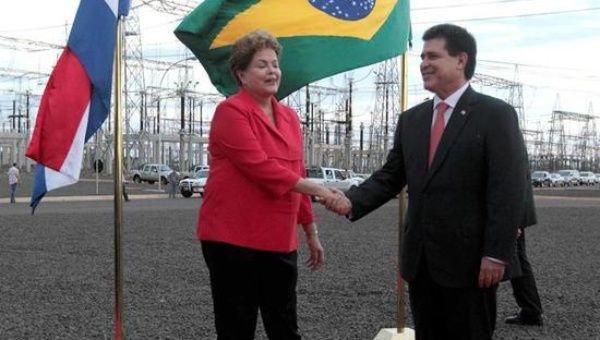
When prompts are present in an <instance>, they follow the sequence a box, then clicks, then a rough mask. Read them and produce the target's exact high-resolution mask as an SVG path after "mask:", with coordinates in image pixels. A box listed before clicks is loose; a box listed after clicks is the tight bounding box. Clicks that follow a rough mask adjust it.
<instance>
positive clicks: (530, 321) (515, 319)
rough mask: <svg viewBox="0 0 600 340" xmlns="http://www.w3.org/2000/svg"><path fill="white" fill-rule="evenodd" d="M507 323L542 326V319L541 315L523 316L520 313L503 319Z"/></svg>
mask: <svg viewBox="0 0 600 340" xmlns="http://www.w3.org/2000/svg"><path fill="white" fill-rule="evenodd" d="M504 322H506V323H507V324H509V325H521V326H543V325H544V321H543V320H542V316H541V315H538V316H524V315H522V314H521V313H519V314H515V315H513V316H509V317H508V318H506V319H504Z"/></svg>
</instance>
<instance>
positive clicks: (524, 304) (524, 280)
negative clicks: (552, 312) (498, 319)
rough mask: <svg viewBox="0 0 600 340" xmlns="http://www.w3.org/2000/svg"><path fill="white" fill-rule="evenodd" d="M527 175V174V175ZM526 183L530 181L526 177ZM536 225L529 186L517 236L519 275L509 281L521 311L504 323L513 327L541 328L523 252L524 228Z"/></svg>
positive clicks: (534, 289) (538, 305)
mask: <svg viewBox="0 0 600 340" xmlns="http://www.w3.org/2000/svg"><path fill="white" fill-rule="evenodd" d="M528 175H529V173H528ZM527 183H531V179H530V177H529V176H528V177H527ZM536 223H537V214H536V211H535V201H534V199H533V190H532V188H531V185H528V189H527V201H526V204H525V216H524V218H523V222H522V223H521V227H519V230H518V234H517V260H516V261H515V262H518V264H516V265H518V266H520V270H521V275H520V276H517V277H514V278H512V279H511V280H510V285H511V286H512V290H513V295H514V297H515V301H516V302H517V305H518V306H519V308H521V310H520V311H519V313H516V314H515V315H512V316H509V317H507V318H506V319H505V320H504V322H506V323H507V324H514V325H527V326H542V325H543V324H544V321H543V319H542V302H541V301H540V295H539V293H538V289H537V286H536V284H535V277H534V275H533V269H532V267H531V263H529V259H528V258H527V252H526V250H525V228H527V227H529V226H532V225H534V224H536Z"/></svg>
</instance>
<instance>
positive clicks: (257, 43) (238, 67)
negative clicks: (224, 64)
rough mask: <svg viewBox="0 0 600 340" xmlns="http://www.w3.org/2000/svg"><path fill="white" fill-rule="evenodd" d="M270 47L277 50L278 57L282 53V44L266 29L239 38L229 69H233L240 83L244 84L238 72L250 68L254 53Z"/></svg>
mask: <svg viewBox="0 0 600 340" xmlns="http://www.w3.org/2000/svg"><path fill="white" fill-rule="evenodd" d="M265 48H269V49H272V50H273V51H275V54H277V57H278V58H279V56H280V55H281V50H282V48H281V45H280V44H279V42H278V41H277V39H275V37H274V36H273V35H272V34H271V33H269V32H267V31H264V30H256V31H252V32H250V33H248V34H246V35H245V36H243V37H241V38H239V39H238V40H237V41H236V42H235V44H233V47H232V48H231V57H230V58H229V70H230V71H231V73H232V75H233V77H234V78H235V81H236V82H237V83H238V85H240V86H241V85H242V83H241V82H240V80H239V79H238V76H237V72H238V71H243V70H245V69H247V68H248V65H250V62H251V61H252V58H253V57H254V54H255V53H256V52H258V51H260V50H262V49H265Z"/></svg>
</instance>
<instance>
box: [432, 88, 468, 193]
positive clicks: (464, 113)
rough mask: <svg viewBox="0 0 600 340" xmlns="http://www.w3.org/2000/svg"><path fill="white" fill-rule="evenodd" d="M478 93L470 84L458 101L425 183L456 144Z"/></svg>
mask: <svg viewBox="0 0 600 340" xmlns="http://www.w3.org/2000/svg"><path fill="white" fill-rule="evenodd" d="M476 95H477V93H476V92H475V91H474V90H473V89H472V88H471V87H470V86H469V87H468V88H467V90H466V91H465V92H464V93H463V95H462V96H461V97H460V99H459V101H458V103H456V107H455V108H454V110H453V111H452V116H450V120H448V125H447V126H446V128H445V129H444V133H443V134H442V139H441V140H440V144H439V145H438V148H437V151H436V153H435V156H434V158H433V163H432V164H431V167H429V171H428V173H427V180H426V182H425V185H427V183H429V181H430V180H431V178H432V177H433V175H434V174H435V172H436V171H437V169H438V168H439V167H440V166H441V165H442V164H443V162H444V159H445V158H446V156H447V155H448V152H449V151H450V149H451V148H452V145H453V144H454V141H455V140H456V138H457V137H458V136H459V135H460V132H461V131H462V128H463V127H464V125H465V123H466V122H467V120H468V119H469V116H470V115H471V112H470V109H471V105H472V104H473V103H474V102H475V100H476ZM431 111H432V113H431V115H433V109H432V110H431ZM429 130H431V129H429ZM428 149H429V143H427V150H428ZM426 152H427V151H426Z"/></svg>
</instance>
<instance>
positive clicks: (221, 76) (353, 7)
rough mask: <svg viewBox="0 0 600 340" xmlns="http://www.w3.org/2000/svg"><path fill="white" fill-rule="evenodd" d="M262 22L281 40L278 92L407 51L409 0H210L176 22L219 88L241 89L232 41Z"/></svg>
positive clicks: (178, 31)
mask: <svg viewBox="0 0 600 340" xmlns="http://www.w3.org/2000/svg"><path fill="white" fill-rule="evenodd" d="M256 29H264V30H266V31H269V32H270V33H271V34H273V35H274V36H275V37H276V38H277V39H278V40H279V43H280V44H281V45H282V46H283V54H282V56H281V58H280V67H281V70H282V79H281V85H280V88H279V92H278V93H277V97H278V98H284V97H286V96H288V95H289V94H290V93H292V92H294V91H295V90H297V89H299V88H301V87H302V86H304V85H306V84H309V83H311V82H314V81H317V80H319V79H322V78H325V77H328V76H331V75H334V74H337V73H340V72H344V71H348V70H351V69H354V68H358V67H361V66H365V65H369V64H373V63H376V62H379V61H382V60H385V59H389V58H392V57H394V56H397V55H400V54H402V53H404V52H405V51H406V47H407V44H408V39H409V34H410V17H409V1H408V0H205V1H204V2H202V3H201V4H200V5H199V6H198V7H197V8H196V9H194V10H193V11H192V12H191V13H190V14H189V15H188V16H187V17H185V18H184V19H183V21H182V22H181V24H179V26H178V27H177V29H176V30H175V35H176V36H177V38H178V39H179V40H181V41H182V42H183V43H184V44H185V45H186V46H187V47H188V48H189V49H191V50H192V52H193V53H194V54H195V55H196V57H197V58H198V60H200V62H201V63H202V65H203V66H204V68H205V69H206V72H207V73H208V75H209V77H210V79H211V81H212V83H213V84H214V85H215V87H216V88H217V90H218V91H219V92H221V93H222V94H224V95H226V96H229V95H231V94H233V93H235V92H236V91H237V84H236V82H235V79H234V78H233V76H232V75H231V74H230V72H229V66H228V59H229V55H230V52H231V46H232V45H233V43H234V42H235V41H236V40H237V39H238V38H240V37H241V36H243V35H245V34H246V33H249V32H251V31H254V30H256Z"/></svg>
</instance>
